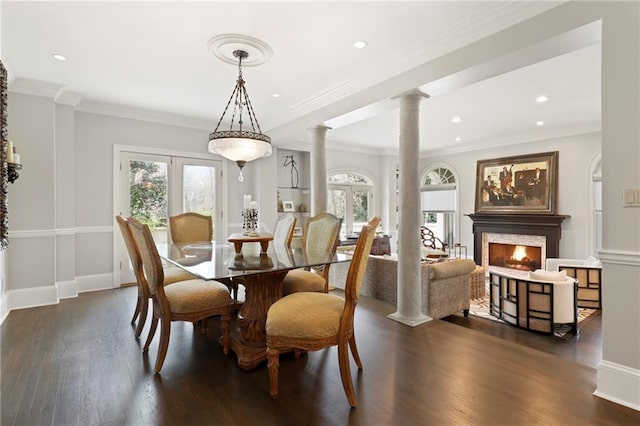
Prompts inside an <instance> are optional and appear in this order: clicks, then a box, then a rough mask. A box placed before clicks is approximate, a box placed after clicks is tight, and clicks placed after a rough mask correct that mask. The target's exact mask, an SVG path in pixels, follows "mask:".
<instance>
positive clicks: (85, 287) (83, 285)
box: [76, 272, 117, 293]
mask: <svg viewBox="0 0 640 426" xmlns="http://www.w3.org/2000/svg"><path fill="white" fill-rule="evenodd" d="M76 282H77V283H78V293H86V292H89V291H99V290H111V289H112V288H115V287H117V286H116V285H115V284H114V281H113V272H109V273H106V274H95V275H83V276H81V277H76Z"/></svg>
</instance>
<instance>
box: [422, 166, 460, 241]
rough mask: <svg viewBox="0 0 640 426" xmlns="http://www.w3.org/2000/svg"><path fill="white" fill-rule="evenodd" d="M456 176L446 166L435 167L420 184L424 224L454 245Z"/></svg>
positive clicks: (455, 236) (455, 233)
mask: <svg viewBox="0 0 640 426" xmlns="http://www.w3.org/2000/svg"><path fill="white" fill-rule="evenodd" d="M456 190H457V189H456V178H455V175H454V174H453V172H452V171H451V170H450V169H448V168H446V167H433V168H431V169H429V170H427V172H426V173H424V175H423V177H422V181H421V186H420V205H421V208H422V221H423V225H424V226H426V227H427V228H429V229H430V230H431V231H433V233H434V234H435V235H436V236H437V237H438V238H440V239H441V240H442V241H444V242H445V243H446V244H447V246H449V247H453V245H454V244H455V242H456V239H457V227H456V210H457V200H456V198H457V197H456Z"/></svg>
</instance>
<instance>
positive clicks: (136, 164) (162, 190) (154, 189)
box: [129, 160, 169, 243]
mask: <svg viewBox="0 0 640 426" xmlns="http://www.w3.org/2000/svg"><path fill="white" fill-rule="evenodd" d="M167 176H168V175H167V163H163V162H155V161H139V160H131V161H130V162H129V211H130V214H131V216H133V217H134V218H136V219H137V220H139V221H140V222H142V223H144V224H146V225H148V226H149V228H150V229H151V233H152V234H153V238H154V240H155V241H156V242H158V243H161V242H166V241H167V219H168V216H169V215H168V210H167V206H168V202H167V187H168V185H167Z"/></svg>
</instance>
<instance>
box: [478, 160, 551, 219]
mask: <svg viewBox="0 0 640 426" xmlns="http://www.w3.org/2000/svg"><path fill="white" fill-rule="evenodd" d="M557 189H558V151H554V152H544V153H540V154H526V155H518V156H513V157H503V158H495V159H491V160H478V167H477V172H476V213H499V214H502V213H509V214H512V213H520V214H551V215H555V214H556V199H557Z"/></svg>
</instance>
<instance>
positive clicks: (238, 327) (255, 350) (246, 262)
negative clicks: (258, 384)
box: [156, 241, 351, 370]
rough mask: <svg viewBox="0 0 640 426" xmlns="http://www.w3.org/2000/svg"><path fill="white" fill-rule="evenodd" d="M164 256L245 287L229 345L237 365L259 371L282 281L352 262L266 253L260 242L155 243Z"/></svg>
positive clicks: (275, 250) (276, 249)
mask: <svg viewBox="0 0 640 426" xmlns="http://www.w3.org/2000/svg"><path fill="white" fill-rule="evenodd" d="M156 247H157V249H158V253H159V255H160V257H162V258H163V259H164V260H166V261H167V262H168V263H170V264H172V265H175V266H176V267H178V268H181V269H183V270H185V271H187V272H189V273H191V274H193V275H195V276H197V277H198V278H200V279H203V280H216V281H220V282H223V283H226V284H229V285H230V284H237V283H240V284H242V285H243V286H244V287H245V299H244V302H243V303H241V305H240V309H239V311H238V313H237V316H236V321H235V326H233V327H232V330H231V341H230V347H231V349H232V350H233V351H234V352H235V353H236V355H237V358H238V365H239V366H240V368H243V369H245V370H251V369H254V368H256V367H257V366H258V365H259V364H260V363H261V362H262V361H264V360H266V359H267V351H266V330H265V325H266V321H267V311H268V310H269V307H270V306H271V305H272V304H273V303H274V302H276V301H277V300H278V299H280V298H281V297H283V295H282V281H283V279H284V277H285V275H287V272H288V271H290V270H292V269H298V268H309V267H313V266H320V265H326V264H331V263H340V262H349V261H350V260H351V257H350V256H349V255H348V254H344V253H331V252H326V253H319V252H318V250H305V249H304V248H302V247H293V248H290V247H286V246H285V245H284V244H275V243H274V242H272V243H271V244H269V246H268V249H267V250H266V251H264V250H262V247H260V244H259V243H258V242H256V243H251V244H246V243H245V244H243V246H242V250H241V251H240V252H236V249H235V248H234V245H233V244H229V243H222V242H215V241H214V242H202V243H191V244H173V243H159V244H156Z"/></svg>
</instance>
